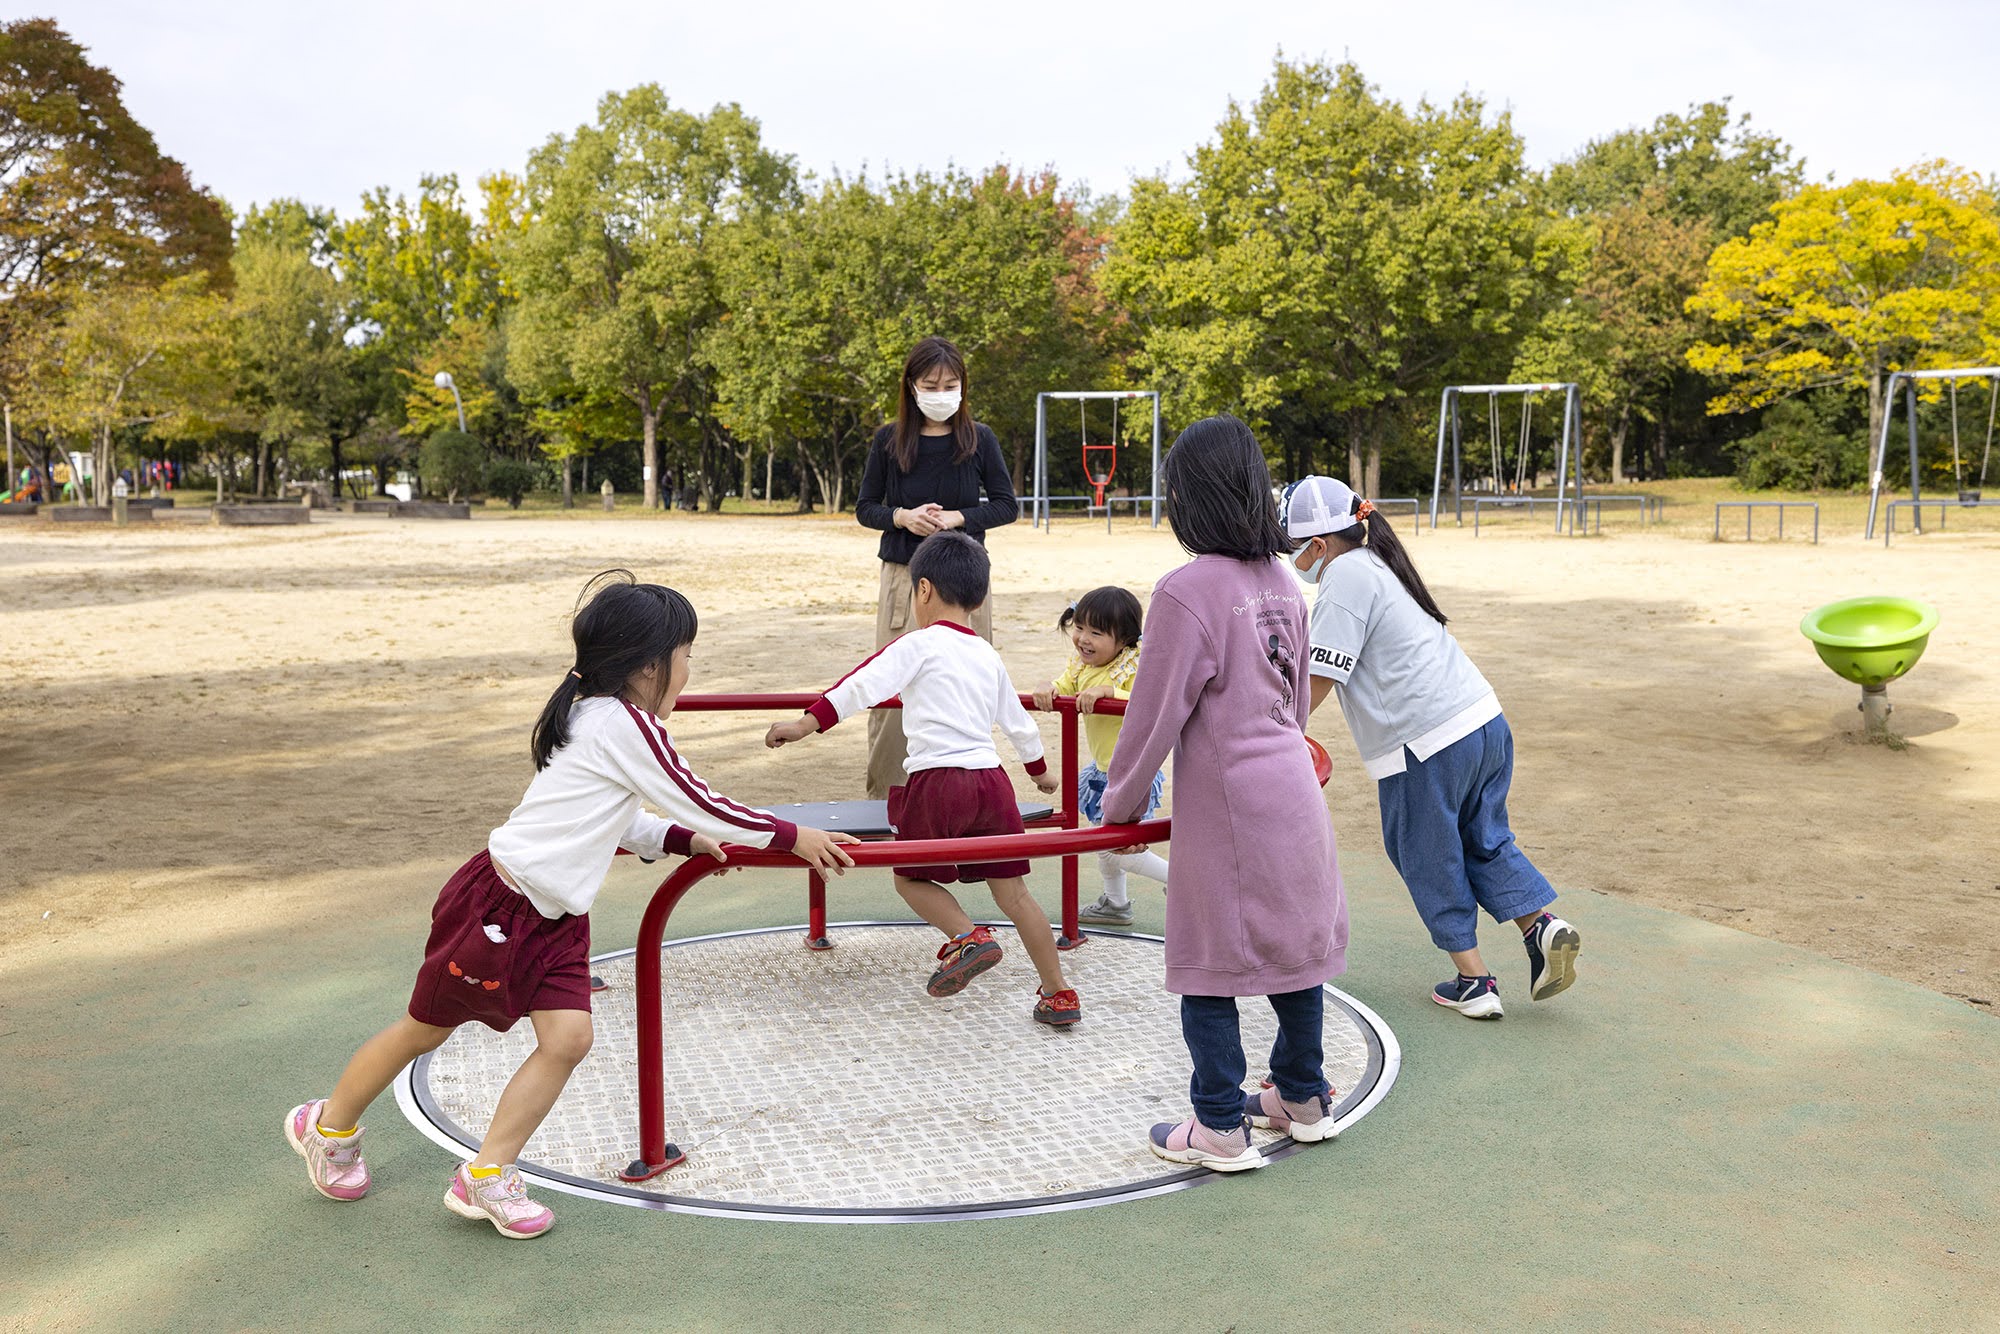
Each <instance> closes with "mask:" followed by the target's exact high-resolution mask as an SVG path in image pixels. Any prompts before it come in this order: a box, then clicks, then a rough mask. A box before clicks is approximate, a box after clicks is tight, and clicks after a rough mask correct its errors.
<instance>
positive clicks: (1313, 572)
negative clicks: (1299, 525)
mask: <svg viewBox="0 0 2000 1334" xmlns="http://www.w3.org/2000/svg"><path fill="white" fill-rule="evenodd" d="M1306 545H1307V546H1310V545H1312V539H1310V538H1308V539H1307V541H1306ZM1299 550H1300V551H1303V550H1305V547H1301V548H1299ZM1292 555H1293V556H1294V557H1296V556H1297V555H1298V552H1297V551H1295V552H1293V553H1292ZM1332 559H1333V551H1332V550H1331V548H1329V549H1328V551H1327V553H1326V554H1325V555H1324V556H1321V557H1320V558H1319V559H1318V560H1317V561H1315V562H1314V563H1313V564H1311V565H1308V566H1306V567H1305V568H1303V569H1301V568H1300V567H1299V566H1298V565H1296V564H1294V565H1293V566H1292V572H1293V573H1294V574H1296V575H1298V577H1299V578H1301V579H1303V580H1304V581H1305V582H1307V583H1309V584H1313V585H1317V584H1318V583H1319V581H1320V579H1321V577H1322V576H1324V575H1325V574H1326V566H1327V562H1329V561H1331V560H1332Z"/></svg>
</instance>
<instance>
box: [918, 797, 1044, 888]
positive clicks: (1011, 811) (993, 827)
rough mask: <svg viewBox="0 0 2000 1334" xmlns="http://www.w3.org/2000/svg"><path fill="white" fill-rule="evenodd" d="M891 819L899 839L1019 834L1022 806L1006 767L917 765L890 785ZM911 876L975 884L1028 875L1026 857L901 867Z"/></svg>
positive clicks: (1022, 826)
mask: <svg viewBox="0 0 2000 1334" xmlns="http://www.w3.org/2000/svg"><path fill="white" fill-rule="evenodd" d="M889 823H890V824H892V825H894V826H896V837H897V838H899V839H905V840H907V839H918V838H978V837H981V836H982V835H988V834H1019V833H1021V832H1023V831H1024V830H1025V828H1026V826H1024V825H1023V824H1022V823H1021V808H1020V807H1019V806H1018V805H1016V804H1015V802H1014V785H1013V784H1012V783H1010V782H1008V781H1007V771H1006V770H1004V769H919V770H917V771H916V772H915V773H913V774H911V775H910V777H909V781H908V782H906V783H904V784H903V785H902V786H901V787H893V788H890V789H889ZM896 874H897V875H900V876H906V877H908V878H909V879H911V880H935V881H938V882H939V883H941V884H950V883H951V882H952V881H954V880H957V881H962V882H966V883H971V882H974V881H979V880H1007V879H1010V878H1013V877H1015V876H1025V875H1026V874H1028V863H1027V862H1026V861H1013V862H974V863H971V864H968V865H964V866H953V865H949V864H947V865H941V866H898V867H897V868H896Z"/></svg>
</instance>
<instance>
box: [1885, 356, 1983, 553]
mask: <svg viewBox="0 0 2000 1334" xmlns="http://www.w3.org/2000/svg"><path fill="white" fill-rule="evenodd" d="M1919 380H1943V381H1945V382H1946V385H1947V390H1948V394H1949V397H1950V399H1951V473H1952V481H1953V482H1954V483H1956V484H1957V487H1958V503H1959V504H1960V505H1961V506H1963V507H1964V508H1966V509H1972V508H1975V507H1977V506H1978V505H1980V504H1982V503H1983V502H1982V501H1981V500H1980V493H1981V491H1983V490H1984V489H1985V486H1986V468H1987V465H1988V464H1989V463H1991V462H1992V461H1993V424H1994V420H1995V415H1996V409H2000V366H1955V367H1947V368H1945V369H1943V370H1935V371H1896V372H1895V373H1893V374H1892V375H1890V376H1889V384H1888V387H1887V389H1886V390H1885V391H1884V400H1885V407H1884V410H1883V412H1882V435H1881V438H1880V439H1878V440H1877V441H1876V442H1875V466H1874V468H1873V469H1871V470H1870V472H1869V482H1868V527H1867V529H1866V531H1865V533H1864V534H1863V535H1864V536H1866V537H1869V538H1872V537H1874V536H1875V512H1876V506H1877V505H1878V503H1879V502H1880V500H1881V497H1882V465H1883V463H1884V462H1885V461H1886V460H1887V458H1888V454H1889V428H1890V426H1891V425H1892V424H1893V423H1894V422H1895V419H1896V397H1897V395H1896V391H1897V389H1899V388H1900V389H1901V390H1902V391H1903V393H1902V398H1903V417H1904V420H1905V422H1906V423H1907V426H1908V430H1909V440H1910V498H1909V500H1908V501H1907V502H1904V501H1892V502H1890V503H1891V505H1892V506H1895V505H1902V504H1905V503H1907V505H1908V507H1909V509H1910V511H1911V519H1912V521H1913V522H1914V523H1915V525H1916V530H1917V531H1918V532H1920V533H1921V532H1922V531H1923V530H1924V506H1925V505H1926V504H1930V505H1938V504H1942V503H1943V502H1941V501H1935V500H1933V501H1926V500H1924V498H1923V486H1922V477H1923V474H1922V471H1921V465H1920V464H1919V462H1918V460H1917V382H1918V381H1919ZM1960 380H1984V381H1986V444H1985V447H1984V449H1982V450H1981V452H1980V456H1979V474H1978V475H1977V476H1976V477H1974V478H1973V479H1972V485H1971V486H1967V485H1966V484H1965V480H1966V479H1965V474H1966V463H1967V460H1966V458H1965V454H1964V451H1963V450H1962V449H1961V448H1960V445H1959V436H1958V382H1959V381H1960ZM1938 521H1939V523H1943V521H1944V520H1943V515H1942V513H1940V515H1939V518H1938Z"/></svg>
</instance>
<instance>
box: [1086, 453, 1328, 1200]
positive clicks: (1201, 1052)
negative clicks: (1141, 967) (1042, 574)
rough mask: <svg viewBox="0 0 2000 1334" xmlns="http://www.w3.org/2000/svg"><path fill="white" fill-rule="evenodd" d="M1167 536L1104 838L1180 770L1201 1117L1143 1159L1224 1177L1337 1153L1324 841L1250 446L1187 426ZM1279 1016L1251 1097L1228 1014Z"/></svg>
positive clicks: (1192, 1052)
mask: <svg viewBox="0 0 2000 1334" xmlns="http://www.w3.org/2000/svg"><path fill="white" fill-rule="evenodd" d="M1161 480H1162V482H1164V483H1165V485H1166V493H1167V515H1168V518H1169V520H1170V522H1171V523H1172V525H1173V530H1174V536H1175V537H1176V538H1178V539H1179V540H1180V544H1181V545H1182V546H1183V547H1185V548H1186V549H1187V550H1188V552H1189V553H1190V554H1192V555H1193V556H1194V559H1193V560H1192V561H1190V562H1189V563H1188V564H1186V565H1183V566H1181V567H1180V568H1179V569H1177V570H1174V571H1173V572H1172V573H1170V574H1168V575H1167V576H1166V577H1165V578H1163V579H1161V580H1160V581H1159V582H1158V583H1157V584H1155V585H1154V586H1153V601H1152V607H1151V609H1150V610H1149V611H1148V613H1147V616H1146V626H1145V644H1146V652H1145V654H1144V656H1142V657H1141V658H1140V660H1139V676H1138V679H1137V680H1136V681H1135V682H1134V683H1133V686H1132V698H1131V702H1130V704H1129V705H1127V707H1126V714H1125V730H1124V734H1123V735H1122V736H1121V737H1120V739H1119V742H1118V768H1117V771H1116V772H1115V773H1114V774H1113V775H1112V778H1111V784H1110V787H1109V788H1108V789H1107V790H1106V792H1105V794H1104V819H1105V822H1106V823H1107V824H1120V823H1125V822H1129V821H1133V820H1137V819H1139V818H1140V817H1141V816H1143V815H1144V814H1145V811H1146V805H1147V797H1148V793H1149V791H1150V787H1151V782H1152V776H1153V774H1154V773H1155V772H1156V771H1158V769H1159V767H1160V765H1161V764H1162V763H1163V762H1165V760H1166V758H1167V756H1168V754H1169V753H1171V754H1172V755H1173V760H1174V815H1173V819H1174V826H1175V827H1174V856H1173V859H1172V861H1171V862H1170V863H1169V866H1170V868H1171V869H1170V870H1169V872H1168V878H1167V943H1166V953H1167V990H1168V991H1171V992H1176V993H1178V994H1179V995H1180V997H1181V1032H1182V1035H1183V1036H1184V1037H1185V1038H1186V1040H1187V1046H1188V1055H1189V1056H1190V1057H1192V1058H1193V1061H1194V1076H1193V1079H1192V1080H1191V1081H1190V1083H1189V1094H1190V1097H1191V1100H1192V1101H1193V1103H1194V1115H1193V1116H1192V1117H1190V1118H1188V1119H1187V1120H1185V1121H1182V1122H1181V1123H1180V1124H1178V1125H1173V1124H1163V1125H1156V1126H1154V1127H1153V1131H1152V1136H1151V1144H1152V1148H1153V1152H1154V1153H1156V1154H1158V1155H1159V1156H1160V1157H1162V1158H1165V1159H1167V1160H1169V1161H1171V1162H1178V1163H1191V1164H1196V1165H1199V1166H1202V1167H1209V1168H1213V1169H1214V1170H1216V1171H1219V1172H1237V1171H1242V1170H1244V1169H1246V1168H1252V1167H1262V1166H1263V1165H1264V1159H1263V1157H1262V1155H1260V1154H1259V1153H1258V1152H1257V1151H1256V1150H1255V1149H1254V1148H1253V1147H1252V1146H1251V1143H1250V1131H1249V1127H1250V1125H1253V1124H1254V1125H1256V1126H1258V1127H1260V1128H1268V1129H1274V1130H1282V1131H1285V1132H1287V1133H1288V1134H1290V1136H1291V1137H1292V1138H1293V1139H1295V1140H1300V1141H1304V1142H1312V1141H1316V1140H1323V1139H1331V1138H1332V1137H1333V1134H1334V1130H1335V1127H1334V1119H1333V1107H1332V1100H1331V1098H1330V1097H1329V1096H1328V1094H1329V1090H1328V1087H1327V1083H1326V1075H1325V1072H1324V1071H1323V1069H1322V1068H1321V1059H1322V1053H1321V1046H1320V1025H1321V1009H1322V1002H1323V996H1324V993H1323V992H1322V990H1321V988H1322V986H1323V985H1324V984H1325V982H1326V981H1327V980H1328V979H1329V978H1332V977H1335V976H1337V975H1338V974H1340V973H1342V972H1344V971H1345V970H1346V967H1347V900H1346V898H1345V896H1344V895H1343V894H1342V893H1341V887H1340V869H1339V867H1338V865H1337V864H1336V862H1335V859H1334V845H1333V823H1332V820H1331V819H1330V818H1329V817H1328V815H1327V810H1326V802H1325V799H1324V798H1323V797H1322V795H1321V793H1320V788H1319V783H1318V781H1317V780H1316V779H1315V777H1314V775H1313V768H1312V761H1311V759H1310V758H1308V754H1307V751H1306V746H1305V741H1304V732H1305V723H1306V715H1307V713H1308V709H1307V707H1306V701H1307V700H1309V699H1310V698H1311V695H1310V693H1309V692H1310V681H1309V678H1308V676H1307V660H1308V653H1309V649H1310V640H1309V638H1308V636H1307V632H1306V611H1307V608H1306V603H1305V597H1304V594H1303V592H1302V590H1301V589H1300V587H1299V583H1298V581H1297V580H1296V579H1294V578H1293V577H1292V574H1291V571H1289V570H1288V569H1286V568H1285V559H1286V557H1288V556H1289V554H1290V553H1291V549H1292V543H1291V540H1290V539H1289V538H1287V537H1286V536H1285V531H1284V529H1283V528H1282V527H1281V526H1280V525H1279V522H1278V511H1277V506H1276V504H1275V503H1274V502H1273V500H1272V498H1271V474H1270V470H1269V468H1267V467H1266V466H1265V463H1264V452H1263V450H1262V448H1260V447H1259V445H1258V443H1257V439H1256V437H1255V436H1253V435H1252V434H1251V433H1250V428H1249V427H1247V426H1245V425H1244V424H1243V423H1242V422H1240V421H1238V420H1236V418H1234V417H1227V416H1224V417H1210V418H1207V419H1206V420H1203V421H1199V422H1196V423H1195V424H1194V425H1192V426H1190V427H1188V429H1187V430H1185V431H1183V432H1182V433H1181V435H1180V438H1179V439H1177V440H1176V441H1174V447H1173V450H1172V451H1171V452H1170V453H1169V454H1168V455H1167V459H1166V463H1165V465H1164V467H1163V468H1162V470H1161ZM1238 996H1263V997H1265V998H1266V999H1267V1000H1269V1002H1270V1004H1271V1008H1272V1009H1273V1010H1275V1011H1276V1012H1277V1016H1278V1038H1277V1042H1276V1043H1275V1044H1274V1045H1273V1046H1272V1048H1271V1067H1270V1068H1271V1080H1272V1083H1273V1084H1274V1085H1275V1087H1273V1088H1268V1089H1264V1090H1262V1091H1260V1092H1256V1093H1247V1094H1246V1093H1245V1092H1244V1090H1243V1080H1244V1075H1245V1073H1246V1072H1245V1067H1244V1057H1243V1043H1242V1039H1241V1037H1240V1035H1239V1033H1238V1029H1237V1017H1236V998H1237V997H1238Z"/></svg>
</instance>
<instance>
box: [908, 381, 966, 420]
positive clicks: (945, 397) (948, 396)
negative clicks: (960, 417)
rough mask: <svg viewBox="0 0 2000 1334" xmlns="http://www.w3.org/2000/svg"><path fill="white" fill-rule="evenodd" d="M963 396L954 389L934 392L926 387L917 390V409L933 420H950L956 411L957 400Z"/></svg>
mask: <svg viewBox="0 0 2000 1334" xmlns="http://www.w3.org/2000/svg"><path fill="white" fill-rule="evenodd" d="M964 397H965V395H964V394H963V393H961V392H960V391H959V390H956V389H947V390H945V391H944V392H943V393H941V394H934V393H932V392H930V391H929V390H928V389H919V390H917V410H918V411H919V412H921V413H923V414H924V416H926V417H929V418H930V419H931V420H932V421H934V422H941V421H950V420H951V418H952V417H953V415H954V414H956V413H957V412H958V405H959V402H960V401H961V400H962V399H963V398H964Z"/></svg>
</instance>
